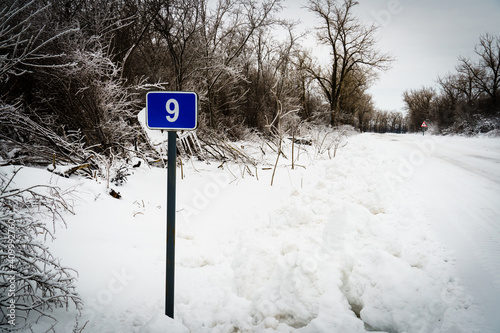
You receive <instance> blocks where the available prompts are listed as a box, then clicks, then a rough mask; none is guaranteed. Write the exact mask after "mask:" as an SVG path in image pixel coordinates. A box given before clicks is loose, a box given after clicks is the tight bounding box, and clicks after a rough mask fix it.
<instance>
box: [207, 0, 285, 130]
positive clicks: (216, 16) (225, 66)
mask: <svg viewBox="0 0 500 333" xmlns="http://www.w3.org/2000/svg"><path fill="white" fill-rule="evenodd" d="M280 3H281V0H266V1H262V2H261V3H260V4H259V2H258V1H256V0H245V1H236V0H218V1H217V5H216V8H215V9H214V10H208V9H207V10H206V15H205V16H204V17H203V22H204V24H203V26H204V30H203V43H204V44H203V45H204V59H205V61H206V63H205V65H204V67H205V70H204V71H202V73H203V75H204V81H205V83H204V93H205V96H206V104H207V109H208V113H209V124H210V127H212V128H215V127H216V125H217V120H216V113H217V108H218V106H220V105H217V100H218V97H220V96H221V92H222V91H221V90H222V89H223V90H225V91H227V90H228V88H230V85H231V84H232V85H233V87H234V86H235V84H234V83H235V80H240V81H241V80H243V81H244V80H245V78H244V75H243V68H242V67H243V66H244V63H245V61H247V62H248V54H251V53H252V52H249V53H248V54H245V51H246V48H247V47H248V44H249V43H250V41H251V39H252V37H254V36H255V35H256V34H258V33H262V31H264V30H265V29H266V28H268V27H270V26H272V25H273V24H275V23H276V22H277V20H276V19H275V18H274V17H273V13H274V12H276V11H277V10H278V9H279V8H280ZM242 56H243V57H245V56H246V57H247V59H239V58H240V57H242ZM244 94H245V92H241V91H240V92H239V94H238V95H239V96H234V95H233V96H231V98H230V101H225V102H224V103H225V104H227V103H230V104H239V103H241V98H242V97H243V95H244ZM223 100H224V99H223Z"/></svg>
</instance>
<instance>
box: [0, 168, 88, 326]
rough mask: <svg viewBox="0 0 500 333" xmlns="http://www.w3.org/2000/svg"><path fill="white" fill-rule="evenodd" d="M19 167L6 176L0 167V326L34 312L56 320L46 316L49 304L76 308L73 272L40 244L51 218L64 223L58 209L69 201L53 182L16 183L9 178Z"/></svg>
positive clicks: (48, 236) (50, 229) (50, 230)
mask: <svg viewBox="0 0 500 333" xmlns="http://www.w3.org/2000/svg"><path fill="white" fill-rule="evenodd" d="M20 170H21V168H18V169H17V170H14V171H13V172H12V173H11V175H7V174H6V173H3V172H1V171H0V239H1V242H0V257H1V260H0V290H2V293H1V294H0V312H1V313H2V316H1V317H2V321H1V322H0V328H2V329H10V328H12V327H13V326H12V323H15V328H16V329H19V328H22V327H23V326H27V325H29V323H30V321H31V320H33V321H35V320H38V318H40V317H46V318H50V319H52V320H53V322H54V324H55V323H57V321H56V319H55V318H54V317H52V316H51V315H50V313H51V312H52V311H53V310H54V309H55V308H66V309H68V308H69V307H70V306H71V305H74V306H75V308H76V309H77V310H80V309H81V308H82V300H81V298H80V296H78V294H77V293H76V291H75V286H74V282H75V276H74V275H75V274H76V271H74V270H73V269H70V268H67V267H64V266H62V265H61V263H60V261H59V259H58V258H56V257H54V256H53V255H52V253H50V251H49V248H48V247H47V245H46V241H47V240H52V239H54V236H53V234H54V232H55V229H56V222H57V221H62V222H63V224H64V220H63V218H62V214H63V213H64V212H72V210H71V206H70V205H69V204H68V202H66V201H65V199H64V198H63V196H62V193H61V191H60V190H59V189H58V188H56V187H52V186H44V185H37V186H32V187H29V188H24V189H20V188H16V187H15V186H14V178H15V177H16V175H17V173H18V172H19V171H20ZM46 221H49V222H52V226H50V225H48V224H47V223H46ZM4 291H5V292H4ZM7 291H8V292H7ZM12 304H14V306H15V309H14V312H12V311H11V308H12V307H13V306H12ZM9 307H10V308H9ZM13 315H14V316H13ZM10 320H14V322H9V321H10Z"/></svg>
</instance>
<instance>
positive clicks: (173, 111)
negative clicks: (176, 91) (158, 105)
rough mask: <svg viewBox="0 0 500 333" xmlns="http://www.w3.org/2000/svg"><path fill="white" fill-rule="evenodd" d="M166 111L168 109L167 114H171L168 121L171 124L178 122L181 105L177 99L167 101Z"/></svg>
mask: <svg viewBox="0 0 500 333" xmlns="http://www.w3.org/2000/svg"><path fill="white" fill-rule="evenodd" d="M172 104H173V108H172V106H171V105H172ZM165 107H166V109H167V113H168V114H169V115H168V116H167V120H168V121H169V122H174V121H176V120H177V118H179V103H178V102H177V100H176V99H173V98H171V99H169V100H168V101H167V104H166V105H165Z"/></svg>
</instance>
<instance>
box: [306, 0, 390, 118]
mask: <svg viewBox="0 0 500 333" xmlns="http://www.w3.org/2000/svg"><path fill="white" fill-rule="evenodd" d="M357 4H358V2H357V1H354V0H343V1H342V2H341V3H340V4H339V3H337V1H335V0H309V2H308V5H307V8H308V9H309V10H310V11H312V12H313V13H315V14H316V16H318V18H319V19H320V22H321V24H320V25H319V26H318V27H316V30H317V37H318V40H319V42H320V43H321V44H323V45H326V46H327V47H328V48H329V50H330V54H331V60H330V63H329V64H328V65H327V68H321V67H313V66H311V67H310V68H308V71H309V72H310V74H311V75H312V76H313V77H314V78H315V79H316V81H317V82H318V84H319V85H320V87H321V89H322V91H323V93H324V95H325V97H326V98H327V100H328V103H329V105H330V114H331V117H330V122H331V125H336V124H337V120H338V115H339V113H341V101H342V99H343V98H346V96H347V91H346V89H347V87H346V83H347V81H348V78H351V80H352V79H354V78H357V79H362V77H361V76H359V75H356V74H355V73H356V72H363V74H364V75H363V76H365V77H373V75H375V70H387V69H388V68H389V66H390V64H391V62H392V60H393V59H392V58H391V56H390V55H388V54H384V53H381V52H380V51H379V50H377V48H376V46H375V44H376V42H375V38H374V33H375V31H376V29H377V27H376V26H375V25H371V26H364V25H363V24H362V23H361V22H360V21H359V20H358V19H357V18H356V17H355V16H354V14H353V7H354V6H356V5H357ZM360 84H362V82H360Z"/></svg>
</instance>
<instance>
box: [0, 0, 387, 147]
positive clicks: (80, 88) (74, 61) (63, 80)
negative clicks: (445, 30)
mask: <svg viewBox="0 0 500 333" xmlns="http://www.w3.org/2000/svg"><path fill="white" fill-rule="evenodd" d="M284 5H286V4H285V3H284V1H282V0H74V1H66V0H38V1H35V0H32V1H29V0H5V1H3V2H2V5H1V6H0V91H1V94H0V107H1V108H2V111H3V114H4V117H2V118H1V123H0V127H1V129H2V133H1V138H0V139H1V140H4V141H3V142H7V141H9V142H12V141H15V142H16V143H18V144H20V145H21V146H22V144H23V143H25V142H27V141H29V140H30V139H33V138H34V137H40V136H42V137H43V135H41V134H40V133H33V131H27V130H26V129H23V126H22V125H21V124H23V123H25V122H26V121H33V122H35V123H36V124H38V125H40V126H42V127H43V128H46V129H47V130H49V131H51V133H52V134H51V135H56V136H58V137H60V138H62V139H68V140H70V139H71V140H77V141H78V142H80V143H82V144H84V145H85V146H87V147H93V149H94V150H96V151H103V152H104V151H110V150H117V149H118V148H119V147H121V148H120V149H123V146H128V145H130V144H134V145H137V144H138V143H137V142H138V141H141V140H142V139H141V137H142V136H141V135H140V134H139V133H138V130H137V129H138V124H137V119H136V116H137V113H138V111H139V110H140V109H141V108H143V107H144V106H145V94H146V93H147V92H148V91H151V90H171V91H181V90H186V91H195V92H196V93H197V94H198V96H199V98H200V103H199V105H200V110H199V114H200V116H199V117H200V119H199V123H200V132H203V131H206V132H215V133H224V135H227V136H228V137H229V138H234V139H238V138H241V137H242V136H244V135H245V133H247V132H248V131H249V130H257V131H259V132H261V133H266V132H273V131H276V129H277V128H278V127H279V128H281V129H283V130H285V131H286V130H288V129H289V128H292V127H297V126H298V124H300V123H301V122H315V123H324V124H330V125H333V126H336V125H340V124H351V125H353V126H355V127H357V128H362V129H369V128H370V124H369V122H370V121H371V122H373V121H374V119H377V118H376V117H373V116H371V115H373V114H374V107H373V103H372V102H371V96H370V95H368V94H367V93H366V90H367V88H368V87H369V86H370V84H371V83H373V81H374V79H375V78H376V76H377V72H379V71H381V70H386V69H388V68H389V67H390V64H391V62H392V58H391V57H390V55H388V54H385V53H382V52H380V51H378V49H377V48H376V45H375V44H376V43H375V39H374V32H375V30H376V26H374V25H365V24H363V22H360V21H359V19H357V18H356V16H355V15H354V13H353V8H354V7H355V6H356V5H357V2H356V1H353V0H343V1H334V0H309V1H308V2H306V3H305V7H306V8H305V9H307V10H309V11H311V12H313V13H314V14H315V15H316V17H317V19H318V21H317V22H318V26H317V27H315V33H316V37H317V40H318V42H319V43H321V44H323V45H325V46H326V47H327V49H328V52H329V53H330V58H329V61H328V62H327V63H326V64H319V63H318V61H317V60H316V59H315V58H314V56H313V55H312V51H311V50H307V49H305V48H304V47H303V46H302V45H301V40H302V38H303V37H304V36H303V35H299V34H298V33H297V32H296V31H295V25H296V23H297V22H292V21H290V20H286V19H283V18H280V16H279V13H280V11H281V10H282V8H283V6H284ZM276 31H281V33H280V34H277V33H276ZM6 115H8V116H6ZM5 118H8V119H5ZM13 118H15V119H16V120H14V119H13ZM16 121H17V122H16ZM77 137H78V139H76V138H77ZM47 141H49V142H50V141H51V140H49V139H46V140H45V142H47ZM52 141H53V140H52Z"/></svg>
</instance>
